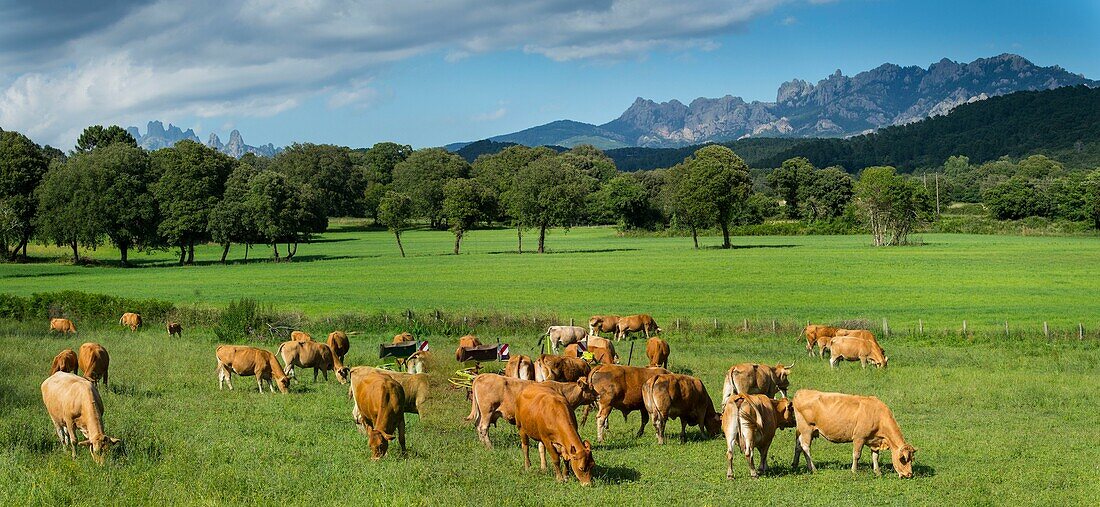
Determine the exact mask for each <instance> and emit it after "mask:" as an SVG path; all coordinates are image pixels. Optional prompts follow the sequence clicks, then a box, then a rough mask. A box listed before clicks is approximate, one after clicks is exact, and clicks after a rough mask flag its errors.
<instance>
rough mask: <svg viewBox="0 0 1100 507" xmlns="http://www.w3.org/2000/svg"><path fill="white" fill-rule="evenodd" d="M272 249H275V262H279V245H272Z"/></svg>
mask: <svg viewBox="0 0 1100 507" xmlns="http://www.w3.org/2000/svg"><path fill="white" fill-rule="evenodd" d="M271 247H272V248H274V249H275V262H279V243H272V244H271Z"/></svg>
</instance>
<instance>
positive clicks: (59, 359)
mask: <svg viewBox="0 0 1100 507" xmlns="http://www.w3.org/2000/svg"><path fill="white" fill-rule="evenodd" d="M76 368H77V360H76V352H73V349H65V350H62V351H61V352H58V353H57V355H56V356H54V357H53V362H52V363H50V375H53V374H54V373H57V372H59V371H63V372H65V373H76Z"/></svg>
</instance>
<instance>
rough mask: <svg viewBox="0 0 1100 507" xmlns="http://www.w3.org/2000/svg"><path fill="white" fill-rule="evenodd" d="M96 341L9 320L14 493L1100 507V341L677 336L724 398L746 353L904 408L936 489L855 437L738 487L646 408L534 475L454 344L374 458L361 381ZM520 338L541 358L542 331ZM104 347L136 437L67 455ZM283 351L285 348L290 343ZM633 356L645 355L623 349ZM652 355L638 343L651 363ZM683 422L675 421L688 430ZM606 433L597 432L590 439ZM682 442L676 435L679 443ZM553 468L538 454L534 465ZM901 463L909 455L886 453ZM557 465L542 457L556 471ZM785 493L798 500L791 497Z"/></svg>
mask: <svg viewBox="0 0 1100 507" xmlns="http://www.w3.org/2000/svg"><path fill="white" fill-rule="evenodd" d="M81 333H82V334H81V335H79V336H77V337H64V338H62V337H50V336H46V335H45V334H43V333H42V332H41V330H40V329H39V327H38V326H31V325H28V324H13V323H10V322H9V323H0V350H3V351H4V353H3V354H0V368H2V369H3V371H4V372H5V374H4V375H3V376H2V377H0V407H3V412H0V441H2V442H3V444H2V445H0V462H2V463H4V464H5V466H3V467H0V501H2V502H4V503H14V504H32V505H33V504H38V505H57V504H66V503H74V502H75V503H82V502H87V501H89V500H90V499H94V500H91V501H92V502H96V503H98V502H104V503H112V504H113V503H117V504H131V505H132V504H138V503H140V504H150V503H162V502H163V503H170V504H173V505H175V504H224V503H232V504H271V503H275V502H279V503H287V502H289V503H322V504H332V503H347V502H349V501H350V502H353V503H373V504H381V503H384V504H419V505H439V504H451V505H469V504H497V503H499V504H520V503H522V504H527V505H531V504H551V503H553V504H561V503H567V502H570V503H571V502H584V503H586V504H596V505H600V504H605V503H611V504H619V503H623V502H629V501H638V500H639V499H643V498H644V499H645V500H644V502H645V503H650V504H654V503H662V502H668V503H672V504H682V503H684V502H685V499H687V498H691V500H692V503H699V504H704V505H707V504H718V503H726V502H728V501H729V500H730V499H731V498H734V497H736V498H737V499H738V501H739V502H753V501H756V502H775V501H779V502H781V503H785V504H798V505H810V504H813V505H831V504H835V503H837V501H838V499H840V498H843V501H844V502H845V503H852V504H867V503H874V504H884V503H895V504H924V505H929V504H936V505H948V504H962V505H971V504H993V503H997V504H1004V503H1023V504H1051V503H1057V504H1061V505H1095V504H1096V503H1097V501H1098V500H1100V482H1098V481H1096V477H1097V474H1098V472H1100V468H1098V465H1097V463H1100V449H1098V448H1097V447H1096V445H1095V441H1096V440H1095V431H1094V428H1095V427H1096V423H1097V418H1096V414H1097V412H1096V408H1095V407H1096V406H1097V404H1098V403H1100V366H1097V365H1100V346H1098V345H1097V343H1096V342H1095V341H1092V340H1086V341H1083V342H1078V341H1075V340H1066V341H1061V340H1060V341H1055V342H1047V341H1044V340H1035V339H1026V338H1025V339H1020V340H1014V341H1012V342H1010V343H998V342H999V340H995V339H979V340H976V341H975V342H973V343H966V342H962V341H959V340H958V339H956V338H947V337H938V338H937V337H929V338H924V339H920V340H918V339H915V338H901V337H896V338H891V339H888V340H884V346H885V347H886V349H887V350H888V351H889V352H890V356H891V361H890V364H891V366H890V368H889V369H888V370H885V371H880V370H860V369H859V368H858V366H855V365H853V364H845V365H843V366H842V367H841V368H840V369H838V370H835V371H833V370H830V369H829V368H828V366H827V364H826V363H825V362H824V361H820V360H809V359H807V358H806V357H805V356H804V353H803V351H802V348H801V345H799V344H797V343H795V340H794V339H793V337H791V336H783V337H775V336H772V335H761V336H732V335H731V336H720V337H703V336H683V335H677V334H675V333H669V335H668V336H667V339H668V340H669V341H670V343H671V344H672V356H671V366H672V367H673V369H674V370H677V371H680V372H685V373H692V374H694V375H697V376H699V377H701V378H702V379H703V380H704V382H705V383H706V385H707V387H708V389H709V391H710V394H711V396H712V397H713V398H718V397H719V396H720V395H721V383H720V382H721V377H722V374H723V371H724V370H725V368H727V367H728V366H729V365H730V364H732V363H734V362H739V361H746V360H751V361H767V362H774V361H780V360H782V361H784V362H788V363H789V362H792V361H795V360H797V361H798V362H797V365H796V366H795V372H796V373H795V375H794V376H793V377H792V389H797V388H802V387H812V388H816V389H822V390H836V391H844V392H853V393H866V394H874V395H876V396H878V397H880V398H881V399H882V400H884V401H885V402H886V403H887V404H889V405H890V406H891V408H892V409H893V410H894V413H895V414H896V416H897V418H898V421H899V423H900V424H901V427H902V430H903V431H904V433H905V436H906V438H907V439H908V440H909V441H910V442H911V443H913V444H914V445H915V446H917V447H918V449H919V452H918V454H917V467H916V469H915V470H916V472H917V477H916V478H915V479H913V480H901V479H898V478H897V477H896V475H892V473H891V471H890V469H887V475H886V476H885V477H883V478H881V479H877V478H875V477H874V476H873V475H872V474H871V472H870V468H869V453H865V456H864V459H863V463H862V464H863V466H864V469H863V470H862V471H861V472H860V473H858V474H856V475H855V476H852V475H851V473H850V472H849V471H848V470H847V466H848V463H849V460H850V455H851V446H850V445H841V444H829V443H827V442H823V441H820V440H819V441H817V442H815V445H814V454H815V459H816V460H817V462H818V464H819V467H820V468H821V471H820V472H819V473H818V474H817V475H814V476H811V475H809V474H808V473H806V472H805V471H803V470H797V471H793V470H791V469H790V460H791V456H792V442H793V435H792V432H791V431H790V430H786V431H784V432H782V433H781V434H780V435H778V436H777V438H776V441H775V443H774V444H773V447H772V454H771V457H770V459H769V461H770V463H769V466H770V467H772V471H771V473H770V475H769V476H768V477H765V478H763V479H760V480H757V481H753V480H750V479H749V478H748V474H747V470H746V468H745V465H744V462H743V459H742V458H740V457H738V458H737V459H736V461H735V465H736V468H735V472H736V474H737V476H736V479H735V480H734V481H732V482H731V481H727V480H726V479H725V464H724V459H725V449H724V444H723V442H722V441H721V440H718V439H715V440H701V439H700V438H699V436H698V432H697V430H689V437H690V438H691V440H690V441H689V442H688V443H687V444H680V443H678V442H677V441H676V440H675V439H672V440H671V441H670V443H669V444H667V445H665V446H663V447H661V446H658V445H657V444H656V441H655V439H654V438H653V433H652V429H651V428H647V430H646V434H645V436H644V437H642V438H640V439H635V438H634V437H633V432H634V430H636V427H637V426H636V425H637V424H638V415H637V414H636V413H635V414H632V415H631V416H630V418H629V421H627V422H626V423H625V424H624V422H623V421H622V419H621V418H619V417H617V416H613V417H612V419H611V432H610V439H609V441H608V443H607V444H605V445H602V446H597V448H596V450H595V460H596V463H597V471H596V476H597V482H596V485H595V487H593V488H589V489H584V488H581V487H580V486H579V485H578V484H577V483H576V481H575V480H574V481H571V482H569V483H568V484H564V485H562V484H557V483H555V482H554V480H553V478H552V476H551V475H549V474H548V473H547V474H542V473H538V472H530V473H522V472H521V465H522V458H521V456H520V452H519V447H518V442H517V439H516V437H515V431H514V428H512V427H511V426H508V425H507V424H506V423H503V422H502V423H501V425H500V426H498V427H497V428H494V429H493V430H491V433H490V435H491V437H492V438H493V440H494V442H495V444H496V446H497V447H496V449H495V450H493V451H487V450H485V449H483V448H482V447H480V445H478V444H477V441H476V437H475V434H474V431H473V429H472V428H471V427H469V425H467V424H465V423H463V422H462V418H463V417H464V416H465V415H466V414H467V413H468V411H469V404H468V402H467V401H466V400H465V396H464V393H463V392H462V391H451V390H448V389H446V388H445V387H443V385H444V383H445V380H444V379H445V377H446V376H447V374H448V373H449V372H450V371H453V370H455V369H457V367H458V365H457V363H454V362H453V361H452V360H450V359H446V356H448V355H449V352H448V351H449V350H452V349H453V347H454V343H455V341H456V340H455V338H454V337H437V336H433V337H428V339H429V340H430V341H431V343H432V345H433V349H434V350H435V351H436V355H437V357H438V358H439V359H438V360H437V362H436V363H435V364H433V365H432V366H433V374H432V375H433V379H432V380H433V389H434V391H433V396H432V398H431V400H430V404H429V408H430V409H429V410H428V411H426V414H425V415H424V417H423V419H422V420H421V419H419V418H417V416H415V415H409V416H407V419H408V421H409V424H408V439H409V446H410V452H409V455H408V456H406V457H400V456H399V455H398V454H391V455H390V456H388V457H387V458H385V459H384V460H383V461H381V462H371V461H370V459H369V449H368V447H367V443H366V439H365V438H363V437H362V436H361V435H359V434H358V433H357V432H356V431H355V428H354V426H353V424H352V423H351V421H350V407H351V405H350V402H349V401H348V399H347V398H346V393H347V389H346V387H344V386H341V385H339V384H338V383H336V381H335V380H330V381H329V382H328V383H323V382H318V383H316V384H315V383H313V382H311V381H309V380H308V379H305V376H303V379H304V381H303V382H302V383H301V384H299V385H296V386H295V387H294V392H293V393H292V394H290V395H271V394H264V395H260V394H258V393H256V392H255V384H254V383H251V382H250V381H249V380H250V379H247V378H243V379H242V378H238V380H237V381H236V382H235V385H236V387H237V390H236V391H233V392H228V391H223V392H218V390H217V388H216V384H217V382H216V378H215V376H214V357H213V355H214V354H213V348H214V345H213V344H214V338H213V337H212V334H211V333H209V332H208V331H205V330H199V331H195V332H189V333H187V334H186V335H185V337H184V338H183V339H181V340H173V341H168V340H167V339H166V338H165V337H164V335H163V334H162V333H160V332H159V331H155V330H147V331H142V332H139V333H137V334H130V333H128V332H123V331H121V330H119V329H115V328H113V327H110V328H102V329H94V328H90V329H84V330H81ZM387 336H392V333H375V334H370V335H359V336H356V337H354V341H353V344H352V350H351V353H350V354H349V362H350V363H352V364H376V363H377V359H375V354H376V353H375V350H377V349H376V347H375V344H376V343H378V342H381V341H385V340H386V339H387ZM502 339H503V340H504V341H507V342H510V343H512V344H513V347H517V346H518V348H519V349H529V348H531V346H532V345H533V343H534V340H535V337H533V336H506V337H502ZM87 340H95V341H99V342H101V343H103V344H104V345H105V346H106V347H107V348H108V349H109V350H110V352H111V358H112V366H111V381H112V385H111V387H110V388H109V389H105V392H104V394H103V397H104V404H105V406H106V416H105V420H106V429H107V431H108V433H109V434H111V435H114V436H118V437H121V438H123V439H124V440H125V441H126V444H125V451H124V452H118V453H116V454H115V455H114V456H113V457H112V458H111V459H110V461H109V464H108V465H107V466H106V467H103V468H99V467H96V466H95V465H94V464H93V463H92V461H91V459H90V457H88V455H87V452H86V451H85V452H83V453H82V454H80V456H79V458H78V459H77V460H76V461H75V462H74V461H72V460H71V459H70V458H69V457H68V455H67V454H66V453H65V452H64V451H63V450H61V449H60V448H59V446H58V444H57V443H56V440H55V437H54V435H53V432H52V426H51V424H50V422H49V418H48V416H47V415H46V413H45V410H44V409H43V408H42V405H41V401H40V399H39V392H38V385H39V383H40V382H41V381H42V380H43V378H44V377H45V373H46V370H47V369H48V366H49V361H50V359H51V358H52V356H53V355H54V354H55V353H56V352H57V351H58V350H59V349H61V348H63V347H68V346H72V347H76V346H79V344H80V343H82V342H83V341H87ZM268 348H270V349H274V346H273V345H271V346H269V347H268ZM622 348H623V353H624V354H625V352H626V350H628V349H629V347H628V346H627V345H626V344H625V343H624V344H623V347H622ZM640 352H641V351H640V349H638V350H635V361H637V358H638V355H639V354H640ZM675 426H676V425H675V424H671V425H670V427H675ZM581 433H582V436H583V437H584V438H589V439H593V440H594V439H595V428H594V426H593V424H592V423H591V422H589V423H588V425H587V426H586V427H582V428H581ZM673 433H674V432H673ZM533 457H534V456H533ZM884 461H885V462H886V463H889V459H888V458H887V457H885V456H884ZM536 462H537V460H536ZM779 499H782V500H779Z"/></svg>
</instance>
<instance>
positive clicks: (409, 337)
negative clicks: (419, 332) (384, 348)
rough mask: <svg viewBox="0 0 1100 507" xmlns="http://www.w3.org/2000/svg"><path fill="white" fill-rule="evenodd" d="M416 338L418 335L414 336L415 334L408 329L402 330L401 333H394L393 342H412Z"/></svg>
mask: <svg viewBox="0 0 1100 507" xmlns="http://www.w3.org/2000/svg"><path fill="white" fill-rule="evenodd" d="M415 339H416V337H414V336H413V334H412V333H410V332H408V331H402V332H401V334H395V335H393V343H404V342H411V341H413V340H415Z"/></svg>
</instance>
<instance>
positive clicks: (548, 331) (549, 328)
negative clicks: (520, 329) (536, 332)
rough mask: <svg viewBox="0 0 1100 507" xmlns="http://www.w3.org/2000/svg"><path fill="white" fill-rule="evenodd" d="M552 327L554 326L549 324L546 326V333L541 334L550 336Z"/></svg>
mask: <svg viewBox="0 0 1100 507" xmlns="http://www.w3.org/2000/svg"><path fill="white" fill-rule="evenodd" d="M553 328H554V326H550V327H548V328H546V333H544V334H543V336H550V330H551V329H553Z"/></svg>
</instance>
